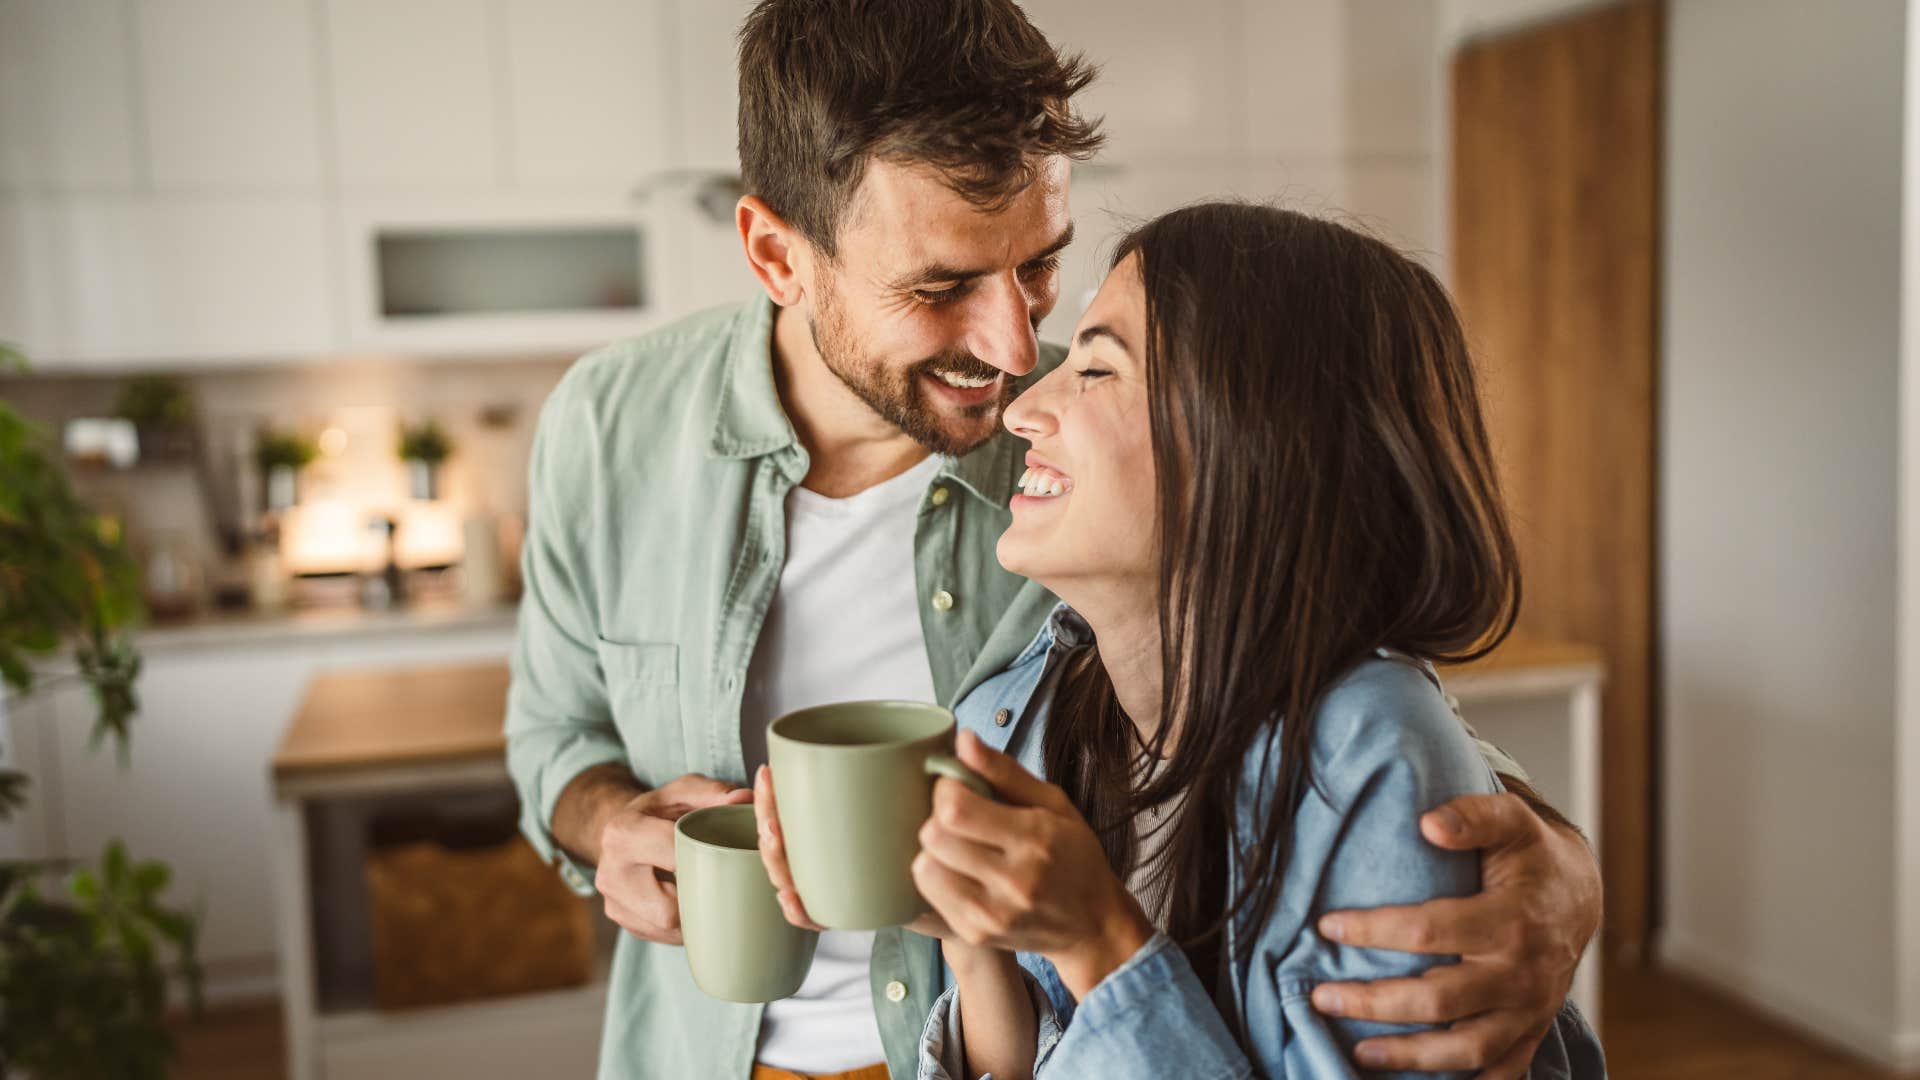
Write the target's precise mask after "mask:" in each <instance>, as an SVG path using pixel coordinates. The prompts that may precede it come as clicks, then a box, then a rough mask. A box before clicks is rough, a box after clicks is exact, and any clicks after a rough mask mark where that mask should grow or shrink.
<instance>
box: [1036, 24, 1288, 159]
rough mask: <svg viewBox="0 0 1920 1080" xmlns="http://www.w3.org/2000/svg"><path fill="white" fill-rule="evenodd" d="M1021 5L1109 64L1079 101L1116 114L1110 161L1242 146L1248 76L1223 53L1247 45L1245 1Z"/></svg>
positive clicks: (1055, 39)
mask: <svg viewBox="0 0 1920 1080" xmlns="http://www.w3.org/2000/svg"><path fill="white" fill-rule="evenodd" d="M1021 6H1022V7H1024V8H1025V9H1026V12H1027V16H1028V17H1029V18H1030V19H1032V20H1033V23H1034V25H1035V26H1037V27H1039V28H1040V30H1041V32H1043V33H1045V34H1046V35H1047V38H1048V40H1050V41H1051V42H1052V43H1053V45H1054V47H1055V48H1057V49H1059V50H1060V51H1062V52H1067V53H1072V52H1082V53H1085V54H1086V55H1087V58H1088V59H1089V60H1092V61H1093V62H1094V63H1096V64H1098V65H1100V68H1101V72H1100V77H1099V78H1098V79H1097V80H1095V82H1094V84H1093V86H1092V87H1090V88H1089V89H1088V90H1087V91H1086V92H1085V93H1084V94H1082V95H1081V97H1080V98H1079V99H1077V100H1076V105H1077V107H1078V108H1079V109H1080V111H1081V112H1083V113H1086V114H1090V115H1105V117H1106V118H1107V119H1106V132H1107V147H1106V150H1105V151H1104V152H1103V153H1102V155H1101V156H1102V159H1103V160H1106V161H1112V162H1120V163H1131V162H1142V161H1149V162H1150V161H1168V160H1176V159H1188V160H1192V159H1195V158H1200V159H1213V160H1219V159H1221V158H1224V157H1227V156H1229V155H1233V154H1236V153H1238V151H1239V149H1240V142H1241V138H1240V137H1241V112H1240V109H1241V106H1242V100H1241V87H1242V83H1241V82H1240V81H1239V80H1238V79H1237V73H1236V72H1235V70H1234V67H1233V65H1230V64H1223V63H1221V62H1220V61H1221V57H1223V56H1227V55H1230V54H1232V53H1233V52H1234V51H1235V50H1236V49H1237V48H1238V46H1239V33H1240V19H1239V17H1238V12H1239V9H1240V7H1241V6H1242V5H1240V4H1239V3H1229V2H1227V0H1181V2H1178V3H1169V2H1168V0H1104V2H1102V3H1087V2H1085V0H1026V2H1025V3H1023V4H1022V5H1021ZM1247 6H1250V7H1258V6H1260V5H1258V4H1253V5H1247Z"/></svg>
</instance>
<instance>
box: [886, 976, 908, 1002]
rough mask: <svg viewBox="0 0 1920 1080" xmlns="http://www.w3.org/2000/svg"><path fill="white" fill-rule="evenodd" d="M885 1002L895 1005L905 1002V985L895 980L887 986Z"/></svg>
mask: <svg viewBox="0 0 1920 1080" xmlns="http://www.w3.org/2000/svg"><path fill="white" fill-rule="evenodd" d="M887 1000H888V1001H891V1002H893V1003H894V1004H895V1005H898V1004H900V1003H901V1002H903V1001H905V1000H907V984H906V983H903V982H901V981H900V980H899V979H895V980H893V981H892V982H890V983H888V984H887Z"/></svg>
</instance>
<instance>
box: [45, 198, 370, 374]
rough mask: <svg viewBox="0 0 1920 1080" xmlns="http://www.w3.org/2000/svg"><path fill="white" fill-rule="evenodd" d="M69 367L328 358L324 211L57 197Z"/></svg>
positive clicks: (315, 201)
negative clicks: (60, 199)
mask: <svg viewBox="0 0 1920 1080" xmlns="http://www.w3.org/2000/svg"><path fill="white" fill-rule="evenodd" d="M50 228H51V229H52V236H53V243H54V244H56V245H57V246H58V247H59V249H60V251H61V252H62V258H61V259H60V260H59V265H58V266H56V267H55V268H54V270H55V273H56V275H57V277H56V281H55V285H54V292H55V295H57V296H59V297H61V304H62V307H63V308H64V310H63V312H62V316H63V317H62V319H61V326H62V328H63V333H62V338H63V342H62V346H61V349H60V353H59V356H58V357H57V359H58V360H59V361H60V362H63V363H68V364H85V363H94V362H98V363H147V362H164V361H173V360H179V361H189V362H203V361H209V360H241V361H245V360H269V359H277V358H281V357H289V356H315V355H322V354H325V353H327V352H329V351H332V348H333V346H334V338H333V325H334V323H333V312H334V310H335V308H334V300H333V290H332V288H331V285H330V282H329V275H328V273H327V211H326V206H325V204H324V203H323V202H322V201H321V200H320V199H319V198H318V197H317V196H307V197H281V196H238V195H221V196H217V197H164V198H158V197H127V196H85V197H74V198H70V199H66V200H62V203H61V205H59V206H58V207H57V208H55V210H54V211H53V213H52V221H51V224H50Z"/></svg>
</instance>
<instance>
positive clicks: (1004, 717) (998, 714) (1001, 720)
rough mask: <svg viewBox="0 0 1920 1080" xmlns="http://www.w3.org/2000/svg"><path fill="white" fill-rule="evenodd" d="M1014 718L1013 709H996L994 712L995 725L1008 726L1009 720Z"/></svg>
mask: <svg viewBox="0 0 1920 1080" xmlns="http://www.w3.org/2000/svg"><path fill="white" fill-rule="evenodd" d="M1012 719H1013V710H1012V709H996V710H995V711H994V714H993V726H994V727H1006V726H1007V722H1008V721H1010V720H1012Z"/></svg>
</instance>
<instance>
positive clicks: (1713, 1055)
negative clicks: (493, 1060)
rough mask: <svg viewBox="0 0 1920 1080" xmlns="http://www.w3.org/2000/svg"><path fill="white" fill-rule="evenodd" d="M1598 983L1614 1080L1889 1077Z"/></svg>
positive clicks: (219, 1044) (252, 1076) (219, 1055)
mask: <svg viewBox="0 0 1920 1080" xmlns="http://www.w3.org/2000/svg"><path fill="white" fill-rule="evenodd" d="M1605 985H1606V1004H1605V1009H1606V1024H1607V1029H1606V1043H1607V1063H1608V1075H1609V1076H1611V1077H1612V1078H1613V1080H1733V1078H1738V1080H1890V1078H1889V1074H1887V1073H1884V1072H1880V1071H1878V1070H1876V1069H1872V1068H1868V1067H1867V1066H1864V1065H1860V1064H1858V1063H1854V1062H1850V1061H1848V1060H1847V1059H1845V1058H1842V1057H1840V1056H1839V1055H1837V1054H1834V1053H1832V1052H1830V1051H1828V1050H1825V1049H1823V1048H1820V1047H1817V1046H1815V1045H1813V1044H1812V1043H1809V1042H1807V1041H1805V1040H1803V1039H1801V1038H1799V1037H1797V1036H1794V1035H1791V1034H1788V1033H1787V1032H1785V1031H1783V1030H1781V1029H1780V1028H1778V1027H1776V1026H1774V1025H1772V1024H1769V1023H1768V1022H1766V1021H1764V1020H1761V1019H1760V1018H1758V1017H1756V1016H1754V1015H1753V1014H1752V1013H1749V1012H1747V1011H1745V1010H1744V1009H1741V1008H1739V1007H1736V1006H1734V1005H1732V1004H1730V1003H1729V1002H1727V1001H1726V1000H1724V999H1722V998H1719V997H1717V996H1715V995H1713V994H1711V993H1708V992H1707V991H1705V990H1703V989H1700V988H1699V987H1696V986H1693V985H1692V984H1689V983H1687V982H1685V981H1683V980H1681V979H1678V978H1675V977H1673V976H1670V975H1665V974H1661V973H1659V972H1653V971H1636V970H1631V969H1625V968H1620V969H1615V968H1609V969H1608V970H1607V972H1606V978H1605ZM178 1036H179V1043H180V1061H179V1067H178V1068H177V1069H176V1070H175V1071H174V1076H175V1077H176V1078H177V1080H284V1077H285V1076H286V1070H285V1067H284V1064H283V1059H282V1053H283V1051H282V1047H281V1039H280V1014H279V1011H278V1008H277V1006H271V1005H268V1006H248V1007H246V1008H240V1009H226V1010H222V1011H220V1012H217V1013H211V1014H209V1015H207V1016H206V1017H204V1018H202V1019H201V1020H199V1021H196V1022H193V1023H188V1024H182V1025H181V1027H180V1028H179V1031H178ZM554 1080H569V1078H564V1077H555V1078H554Z"/></svg>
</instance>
